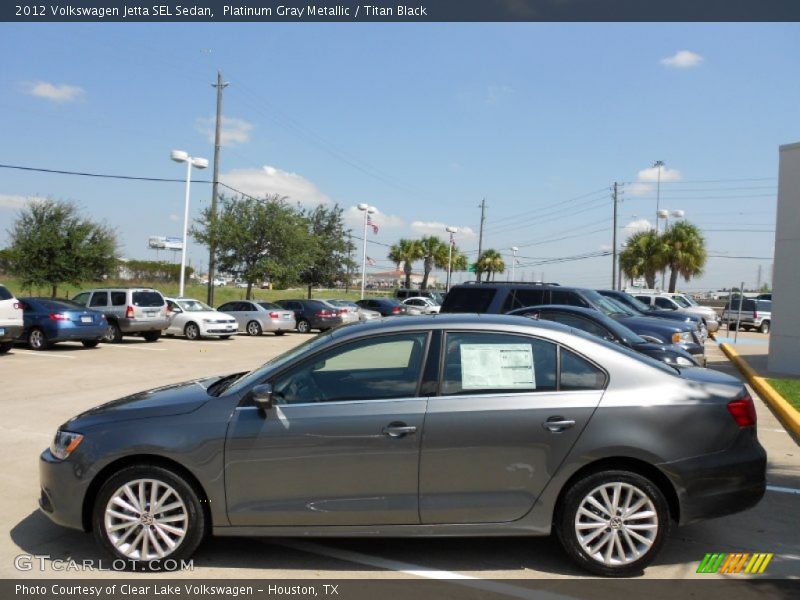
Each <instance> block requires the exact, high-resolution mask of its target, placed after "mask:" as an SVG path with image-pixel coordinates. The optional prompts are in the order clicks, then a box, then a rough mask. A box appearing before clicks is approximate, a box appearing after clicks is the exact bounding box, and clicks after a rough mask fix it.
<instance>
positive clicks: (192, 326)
mask: <svg viewBox="0 0 800 600" xmlns="http://www.w3.org/2000/svg"><path fill="white" fill-rule="evenodd" d="M183 334H184V335H185V336H186V339H187V340H199V339H200V328H199V327H198V326H197V323H187V324H186V327H184V328H183Z"/></svg>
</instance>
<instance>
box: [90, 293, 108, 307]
mask: <svg viewBox="0 0 800 600" xmlns="http://www.w3.org/2000/svg"><path fill="white" fill-rule="evenodd" d="M89 306H108V292H95V293H94V294H92V300H91V302H89Z"/></svg>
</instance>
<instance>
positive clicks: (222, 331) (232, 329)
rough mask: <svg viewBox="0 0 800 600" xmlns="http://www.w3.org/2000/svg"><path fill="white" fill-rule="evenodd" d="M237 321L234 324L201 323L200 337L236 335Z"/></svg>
mask: <svg viewBox="0 0 800 600" xmlns="http://www.w3.org/2000/svg"><path fill="white" fill-rule="evenodd" d="M235 334H236V321H233V322H232V323H201V324H200V335H201V336H203V337H208V336H212V335H235Z"/></svg>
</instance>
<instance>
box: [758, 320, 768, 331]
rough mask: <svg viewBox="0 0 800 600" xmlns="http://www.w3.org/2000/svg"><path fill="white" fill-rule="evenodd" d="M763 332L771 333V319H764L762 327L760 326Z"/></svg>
mask: <svg viewBox="0 0 800 600" xmlns="http://www.w3.org/2000/svg"><path fill="white" fill-rule="evenodd" d="M758 330H759V331H760V332H761V333H769V321H762V322H761V327H759V328H758Z"/></svg>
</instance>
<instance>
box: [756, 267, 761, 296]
mask: <svg viewBox="0 0 800 600" xmlns="http://www.w3.org/2000/svg"><path fill="white" fill-rule="evenodd" d="M756 291H757V292H760V291H761V265H758V278H757V279H756Z"/></svg>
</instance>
